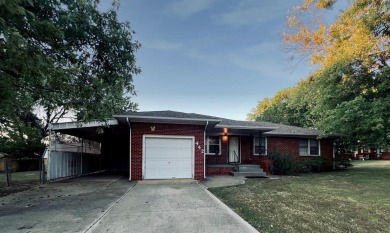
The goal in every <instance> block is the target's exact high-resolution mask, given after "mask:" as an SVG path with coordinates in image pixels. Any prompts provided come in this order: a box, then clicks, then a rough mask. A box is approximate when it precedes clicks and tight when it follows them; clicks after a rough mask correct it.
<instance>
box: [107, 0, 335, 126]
mask: <svg viewBox="0 0 390 233" xmlns="http://www.w3.org/2000/svg"><path fill="white" fill-rule="evenodd" d="M300 2H301V1H300V0H163V1H162V0H122V1H120V8H119V11H118V16H119V20H120V21H129V22H130V24H131V27H132V29H133V30H134V31H135V32H136V34H135V35H134V39H136V40H137V41H139V42H140V43H141V44H142V47H141V48H140V50H139V51H137V53H136V59H137V65H138V66H140V67H141V69H142V72H141V74H139V75H136V76H135V77H134V82H133V83H134V86H135V90H136V92H137V96H135V97H134V98H133V101H135V102H137V103H138V105H139V111H157V110H173V111H182V112H188V113H199V114H205V115H212V116H219V117H224V118H230V119H235V120H245V119H246V115H247V114H248V113H249V112H250V110H251V109H252V108H254V107H255V106H256V105H257V103H258V101H261V100H262V99H263V98H265V97H272V96H273V95H275V94H276V92H278V91H279V90H282V89H284V88H287V87H291V86H293V85H295V84H296V83H297V82H298V81H299V80H301V79H303V78H305V77H307V76H308V75H309V74H310V73H311V72H312V71H313V70H314V68H313V67H311V66H310V65H309V63H308V62H301V63H298V62H297V61H296V60H293V61H291V60H290V57H291V55H289V54H288V53H287V52H286V50H285V48H284V46H283V43H282V32H283V31H284V30H285V29H286V27H285V26H286V25H285V23H286V17H287V15H288V10H289V9H291V8H292V7H293V6H295V5H298V4H299V3H300ZM111 3H112V0H102V2H101V6H100V7H101V9H103V10H104V9H107V8H109V7H110V5H111ZM336 9H337V8H336ZM297 63H298V64H297Z"/></svg>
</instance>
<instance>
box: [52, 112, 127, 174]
mask: <svg viewBox="0 0 390 233" xmlns="http://www.w3.org/2000/svg"><path fill="white" fill-rule="evenodd" d="M49 131H50V140H49V141H50V142H49V147H48V149H47V153H46V154H47V156H46V157H47V179H48V180H53V179H59V178H65V177H73V176H79V175H85V174H88V173H92V172H98V171H115V172H120V173H123V174H125V175H128V171H129V146H130V145H129V128H128V126H127V125H121V124H120V123H119V122H118V121H117V120H116V119H107V120H106V121H91V122H64V123H55V124H50V125H49ZM59 134H61V135H70V136H73V137H77V138H78V139H79V141H81V145H82V146H81V151H80V150H79V151H77V152H66V153H65V152H62V153H59V152H58V150H56V147H55V145H57V144H56V143H58V142H56V140H57V138H58V137H57V136H58V135H59ZM85 141H92V142H95V144H98V146H99V150H100V154H98V155H97V154H95V155H88V153H87V152H88V144H85V143H83V142H85Z"/></svg>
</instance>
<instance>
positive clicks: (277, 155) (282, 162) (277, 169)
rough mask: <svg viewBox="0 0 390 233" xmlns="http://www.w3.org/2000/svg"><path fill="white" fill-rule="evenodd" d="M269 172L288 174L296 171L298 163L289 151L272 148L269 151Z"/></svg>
mask: <svg viewBox="0 0 390 233" xmlns="http://www.w3.org/2000/svg"><path fill="white" fill-rule="evenodd" d="M268 156H269V159H270V160H271V161H272V163H271V168H270V170H271V173H272V174H273V175H288V174H291V173H294V172H296V171H297V167H298V163H297V160H296V158H294V157H293V156H292V154H291V153H288V152H283V151H279V150H274V151H271V152H269V154H268Z"/></svg>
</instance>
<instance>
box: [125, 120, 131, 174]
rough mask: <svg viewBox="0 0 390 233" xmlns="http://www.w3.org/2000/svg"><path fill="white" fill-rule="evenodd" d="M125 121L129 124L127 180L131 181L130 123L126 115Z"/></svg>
mask: <svg viewBox="0 0 390 233" xmlns="http://www.w3.org/2000/svg"><path fill="white" fill-rule="evenodd" d="M126 121H127V125H128V126H129V181H131V124H130V121H129V118H128V117H126Z"/></svg>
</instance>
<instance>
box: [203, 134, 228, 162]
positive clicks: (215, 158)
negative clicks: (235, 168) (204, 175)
mask: <svg viewBox="0 0 390 233" xmlns="http://www.w3.org/2000/svg"><path fill="white" fill-rule="evenodd" d="M228 146H229V143H228V141H226V142H224V141H223V140H222V137H221V154H220V155H207V154H206V164H227V163H229V160H228V159H229V157H228V156H227V155H228V151H229V147H228Z"/></svg>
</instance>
